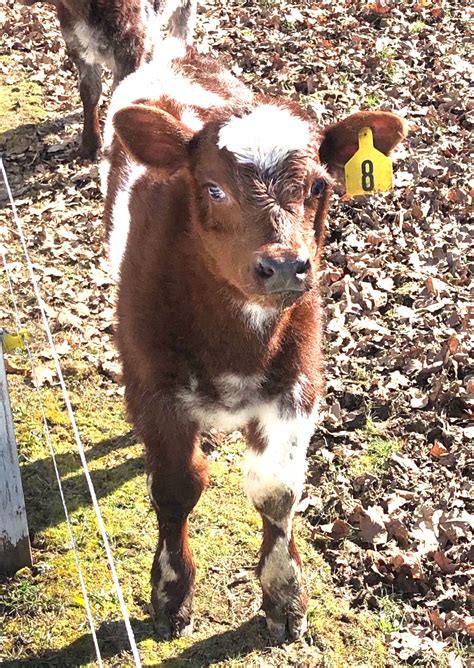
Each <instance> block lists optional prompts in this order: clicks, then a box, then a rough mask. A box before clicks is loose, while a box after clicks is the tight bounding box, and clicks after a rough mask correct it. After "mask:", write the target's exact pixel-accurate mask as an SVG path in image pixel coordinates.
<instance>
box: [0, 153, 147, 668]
mask: <svg viewBox="0 0 474 668" xmlns="http://www.w3.org/2000/svg"><path fill="white" fill-rule="evenodd" d="M0 169H1V172H2V176H3V180H4V182H5V187H6V189H7V194H8V199H9V201H10V205H11V208H12V213H13V219H14V221H15V225H16V228H17V231H18V235H19V238H20V242H21V246H22V249H23V253H24V255H25V261H26V265H27V267H28V271H29V274H30V279H31V283H32V286H33V291H34V293H35V297H36V300H37V302H38V307H39V309H40V313H41V319H42V321H43V326H44V329H45V332H46V336H47V339H48V343H49V346H50V349H51V354H52V357H53V361H54V364H55V367H56V373H57V376H58V380H59V384H60V386H61V390H62V393H63V398H64V403H65V406H66V410H67V412H68V415H69V420H70V422H71V427H72V431H73V434H74V439H75V441H76V445H77V449H78V452H79V456H80V459H81V463H82V467H83V469H84V475H85V478H86V481H87V486H88V488H89V493H90V496H91V500H92V506H93V508H94V512H95V515H96V519H97V523H98V525H99V530H100V533H101V536H102V541H103V543H104V548H105V553H106V556H107V561H108V563H109V568H110V572H111V576H112V581H113V583H114V588H115V593H116V594H117V598H118V601H119V604H120V609H121V612H122V617H123V620H124V623H125V628H126V631H127V636H128V641H129V644H130V649H131V650H132V654H133V658H134V661H135V665H136V666H137V668H140V667H141V661H140V656H139V653H138V647H137V644H136V641H135V636H134V634H133V630H132V626H131V624H130V618H129V615H128V611H127V607H126V605H125V600H124V597H123V592H122V588H121V586H120V581H119V579H118V575H117V570H116V568H115V562H114V558H113V556H112V551H111V549H110V543H109V539H108V536H107V531H106V528H105V524H104V520H103V518H102V513H101V511H100V507H99V504H98V501H97V496H96V493H95V489H94V484H93V482H92V478H91V475H90V471H89V466H88V463H87V459H86V456H85V452H84V446H83V445H82V441H81V437H80V434H79V429H78V427H77V423H76V419H75V416H74V412H73V409H72V405H71V401H70V398H69V392H68V390H67V387H66V383H65V382H64V376H63V373H62V369H61V364H60V362H59V355H58V353H57V351H56V347H55V345H54V341H53V336H52V333H51V328H50V326H49V322H48V318H47V315H46V311H45V308H44V302H43V299H42V297H41V294H40V291H39V288H38V281H37V279H36V274H35V271H34V267H33V264H32V262H31V259H30V255H29V253H28V248H27V245H26V240H25V235H24V233H23V228H22V225H21V223H20V219H19V217H18V214H17V210H16V206H15V201H14V199H13V194H12V191H11V188H10V183H9V181H8V176H7V173H6V170H5V166H4V164H3V160H2V158H1V157H0Z"/></svg>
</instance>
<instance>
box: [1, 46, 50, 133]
mask: <svg viewBox="0 0 474 668" xmlns="http://www.w3.org/2000/svg"><path fill="white" fill-rule="evenodd" d="M0 63H2V64H3V65H5V66H7V68H10V70H11V71H10V73H9V74H8V75H6V74H4V73H3V72H1V71H0V134H2V133H4V132H7V131H9V130H14V129H15V128H17V127H18V126H20V125H25V124H28V123H36V122H38V121H41V120H43V119H44V118H45V116H46V111H45V106H44V105H45V103H44V98H43V90H42V87H41V86H40V84H39V83H38V82H36V81H28V80H27V79H25V78H24V77H22V76H20V77H18V78H17V77H15V76H14V62H13V60H12V59H11V58H9V57H8V56H1V57H0Z"/></svg>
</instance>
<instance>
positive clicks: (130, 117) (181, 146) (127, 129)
mask: <svg viewBox="0 0 474 668" xmlns="http://www.w3.org/2000/svg"><path fill="white" fill-rule="evenodd" d="M113 124H114V128H115V132H116V133H117V136H118V138H119V140H120V143H121V144H122V146H123V147H124V149H125V150H126V151H127V153H129V154H130V156H131V157H132V158H133V159H134V160H135V161H136V162H138V163H141V164H143V165H146V166H147V167H154V168H155V169H159V170H163V171H165V172H166V173H167V174H172V173H174V172H176V171H177V170H178V169H181V168H182V167H184V165H185V164H186V160H187V144H188V142H189V140H190V139H191V137H192V136H193V133H192V131H191V130H190V129H189V128H188V127H186V126H185V125H184V124H183V123H181V121H179V120H178V119H177V118H176V117H175V116H172V115H171V114H169V113H167V112H166V111H163V110H162V109H157V108H156V107H148V106H145V105H140V104H133V105H131V106H130V107H124V108H123V109H120V110H119V111H117V113H116V114H115V116H114V118H113Z"/></svg>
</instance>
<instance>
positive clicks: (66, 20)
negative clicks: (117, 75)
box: [58, 3, 102, 160]
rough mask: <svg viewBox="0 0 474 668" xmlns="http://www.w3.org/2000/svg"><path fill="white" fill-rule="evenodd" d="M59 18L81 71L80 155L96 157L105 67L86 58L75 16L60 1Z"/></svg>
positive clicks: (71, 52) (63, 32)
mask: <svg viewBox="0 0 474 668" xmlns="http://www.w3.org/2000/svg"><path fill="white" fill-rule="evenodd" d="M58 18H59V24H60V26H61V32H62V35H63V37H64V41H65V42H66V50H67V52H68V55H69V57H70V58H71V60H72V61H73V63H74V65H75V66H76V68H77V71H78V74H79V94H80V96H81V101H82V107H83V112H84V121H83V129H82V141H81V149H80V154H81V156H82V157H83V158H87V159H90V160H95V159H96V158H97V154H98V152H99V150H100V147H101V145H102V140H101V136H100V124H99V111H98V105H99V100H100V96H101V94H102V67H101V66H100V65H99V64H97V63H93V64H91V63H89V62H87V61H86V60H85V59H84V57H83V51H84V48H83V47H82V45H81V44H80V42H79V40H78V38H77V37H76V35H75V33H74V18H73V17H72V15H71V14H70V13H69V12H68V10H67V9H66V7H65V6H64V5H63V4H62V3H59V4H58Z"/></svg>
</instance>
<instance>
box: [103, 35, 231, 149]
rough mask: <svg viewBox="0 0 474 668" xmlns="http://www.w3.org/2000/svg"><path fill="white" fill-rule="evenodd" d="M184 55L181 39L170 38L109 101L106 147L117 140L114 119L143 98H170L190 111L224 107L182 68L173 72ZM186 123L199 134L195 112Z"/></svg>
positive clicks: (218, 96) (218, 97)
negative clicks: (194, 108) (196, 108)
mask: <svg viewBox="0 0 474 668" xmlns="http://www.w3.org/2000/svg"><path fill="white" fill-rule="evenodd" d="M184 55H185V45H184V44H183V43H182V42H181V41H180V40H178V39H175V38H167V39H166V40H163V42H162V43H161V44H160V45H159V48H157V49H156V55H155V57H154V59H153V60H152V61H151V62H150V63H148V64H146V65H142V66H141V67H140V68H139V69H138V70H137V71H136V72H133V73H132V74H130V75H129V76H128V77H126V78H125V79H124V80H123V81H122V82H121V83H120V84H119V85H118V86H117V88H116V89H115V91H114V94H113V95H112V99H111V101H110V106H109V110H108V113H107V119H106V123H105V128H104V146H105V147H108V146H110V144H111V143H112V139H113V136H114V127H113V123H112V120H113V117H114V115H115V114H116V113H117V111H118V110H119V109H123V107H127V106H128V105H130V104H133V103H134V102H135V101H136V100H139V99H141V98H147V99H154V100H157V99H159V98H160V97H161V96H162V95H168V96H169V97H170V98H172V99H173V100H176V102H178V103H179V104H182V105H183V106H185V107H186V106H189V107H202V108H204V109H209V108H211V107H222V106H223V105H224V104H225V100H224V99H223V98H222V97H220V95H217V94H216V93H213V92H212V91H209V90H206V89H205V88H203V87H202V86H200V85H199V84H197V83H195V82H194V81H192V80H190V79H187V78H186V77H185V76H183V74H181V73H180V72H179V66H178V67H177V68H176V69H174V68H173V63H172V61H173V60H174V59H175V58H180V57H182V56H184ZM184 113H185V114H186V116H184V115H183V122H184V123H189V122H191V123H192V125H191V124H190V125H189V127H190V128H191V129H192V130H195V131H197V130H198V129H201V127H202V126H199V127H198V125H199V122H200V119H199V117H198V116H197V115H196V114H195V113H194V112H193V111H185V112H184Z"/></svg>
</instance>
